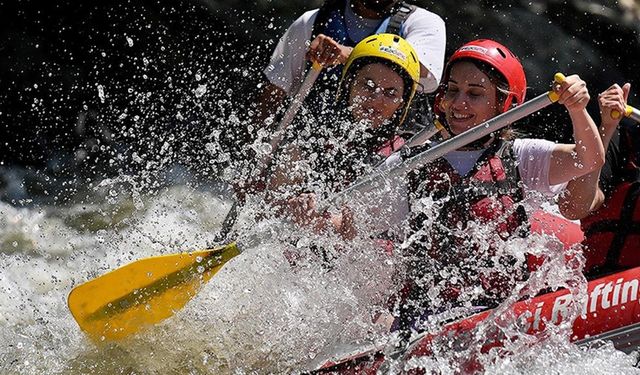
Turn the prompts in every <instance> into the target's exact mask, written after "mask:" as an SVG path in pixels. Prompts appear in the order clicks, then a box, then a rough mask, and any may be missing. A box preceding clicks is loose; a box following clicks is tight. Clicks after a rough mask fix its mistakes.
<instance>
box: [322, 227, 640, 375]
mask: <svg viewBox="0 0 640 375" xmlns="http://www.w3.org/2000/svg"><path fill="white" fill-rule="evenodd" d="M567 225H570V224H567ZM574 225H575V224H574ZM639 284H640V267H639V268H633V269H630V270H627V271H623V272H618V273H616V274H613V275H609V276H606V277H602V278H599V279H597V280H593V281H590V282H589V283H588V285H587V288H586V296H587V300H586V301H585V302H584V304H583V305H582V306H583V309H582V314H579V315H578V316H575V315H574V314H575V312H572V309H573V308H574V307H573V304H572V302H575V301H574V298H575V296H574V295H572V294H570V293H569V291H567V290H566V289H562V290H559V291H557V292H552V293H546V294H543V295H540V296H537V297H535V298H531V299H528V300H525V301H520V302H517V303H515V304H514V305H513V306H510V307H509V308H508V310H506V311H505V310H502V311H501V312H500V311H496V310H487V311H483V312H480V313H477V314H474V315H471V316H468V317H466V318H464V319H460V320H457V321H455V322H452V323H449V324H446V325H444V326H443V327H442V328H440V329H439V330H438V331H437V332H435V333H434V332H433V331H431V330H430V331H427V332H424V333H421V334H419V335H417V336H416V337H414V338H413V340H412V341H411V342H410V343H409V345H408V346H407V347H401V348H399V349H398V347H397V344H396V343H395V342H394V341H391V343H390V344H389V346H388V347H384V346H381V345H380V344H377V345H376V346H373V347H367V348H363V349H361V350H360V351H359V353H355V354H354V353H351V354H348V355H345V356H341V357H333V358H331V359H329V360H327V361H325V362H324V363H323V364H322V365H321V366H320V368H319V369H317V370H316V371H314V372H312V374H378V373H389V372H392V371H389V368H390V366H394V367H393V368H401V369H403V370H404V371H406V372H409V373H414V372H415V373H422V372H424V370H427V371H428V369H424V368H421V366H422V365H421V364H425V363H426V364H430V363H433V362H431V356H435V355H437V354H438V351H442V350H464V349H466V348H468V347H470V345H474V347H475V346H476V345H477V349H474V350H472V351H469V352H467V353H470V354H472V353H477V354H487V353H489V351H493V352H494V353H499V350H500V349H499V348H501V347H503V346H504V345H507V344H509V343H511V344H512V343H513V342H515V341H516V340H518V339H519V337H518V336H519V335H523V336H522V337H526V338H527V339H529V340H530V339H531V338H534V337H540V338H541V340H545V338H548V335H549V334H550V333H554V332H557V330H556V329H553V328H552V329H549V325H555V326H559V325H561V324H570V325H571V334H570V335H569V336H568V337H569V340H570V341H571V342H573V343H575V344H576V345H578V346H583V347H590V346H592V345H593V343H594V342H602V341H611V342H612V343H613V346H614V347H615V348H616V349H617V350H620V351H622V352H624V353H627V354H629V353H632V352H634V351H636V350H637V348H638V343H639V342H640V325H639V324H638V323H640V320H639V319H638V316H639V315H638V312H639V308H638V306H639V304H638V300H639V295H638V285H639ZM572 317H575V320H573V321H571V320H570V319H571V318H572ZM505 319H506V321H505ZM506 324H508V326H507V327H505V325H506ZM480 326H481V327H482V328H481V329H482V330H481V331H480V330H479V328H480ZM479 332H482V333H483V334H479ZM505 332H507V336H505ZM561 332H562V331H561ZM541 333H542V335H540V334H541ZM524 335H526V336H524ZM462 353H465V352H462ZM503 353H504V354H505V355H508V354H509V353H510V351H509V350H505V351H503ZM411 359H414V361H413V362H409V361H410V360H411ZM460 360H461V361H462V362H461V363H456V368H457V369H458V370H459V371H460V372H462V373H482V372H484V371H483V368H482V362H481V361H478V358H477V357H474V356H469V357H460Z"/></svg>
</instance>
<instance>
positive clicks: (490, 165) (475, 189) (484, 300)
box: [400, 140, 528, 325]
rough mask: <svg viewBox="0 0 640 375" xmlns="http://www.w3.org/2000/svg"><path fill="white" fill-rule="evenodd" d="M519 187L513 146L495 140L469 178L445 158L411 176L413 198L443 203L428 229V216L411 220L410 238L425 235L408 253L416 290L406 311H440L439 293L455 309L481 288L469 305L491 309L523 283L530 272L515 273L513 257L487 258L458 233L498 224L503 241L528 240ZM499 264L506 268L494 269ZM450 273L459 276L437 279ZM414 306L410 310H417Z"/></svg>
mask: <svg viewBox="0 0 640 375" xmlns="http://www.w3.org/2000/svg"><path fill="white" fill-rule="evenodd" d="M519 182H520V175H519V172H518V168H517V165H516V162H515V158H514V156H513V153H512V150H511V143H509V142H505V141H502V140H496V141H494V142H493V143H492V145H491V146H489V148H488V149H487V150H486V151H485V152H484V153H483V154H482V155H481V156H480V157H479V158H478V160H477V162H476V164H475V166H474V168H473V169H472V170H471V171H470V172H469V173H468V174H467V175H465V176H461V175H460V174H458V173H457V171H456V170H455V169H454V168H453V167H452V166H451V165H450V164H449V163H448V162H447V161H446V160H445V159H439V160H437V161H435V162H433V163H430V164H429V165H427V166H426V167H425V168H422V169H420V170H419V171H417V172H413V173H411V174H410V175H409V194H410V198H412V199H419V198H422V197H426V196H431V197H433V198H434V201H436V202H443V204H442V206H441V208H440V210H439V213H438V214H437V215H438V217H437V219H436V221H435V222H434V224H433V225H431V226H430V227H428V228H423V226H424V225H425V224H424V223H425V220H426V219H428V218H427V217H426V215H425V214H424V213H418V214H417V215H415V216H414V217H413V218H412V222H411V229H412V231H413V233H412V234H411V235H412V236H413V237H414V238H415V237H416V236H415V234H416V233H420V231H422V232H423V233H424V234H423V235H421V237H419V238H417V239H415V240H414V241H413V243H412V246H411V247H410V253H409V254H408V255H409V262H410V264H409V269H410V271H409V274H408V275H407V276H408V279H409V284H413V286H409V289H410V292H409V293H408V294H409V295H408V299H407V301H405V302H404V303H405V304H406V305H407V306H414V307H416V306H417V307H418V308H419V309H423V311H424V309H426V310H429V309H431V308H433V307H435V308H442V307H443V306H429V305H430V304H431V302H429V301H433V300H432V298H433V292H434V291H436V290H439V291H438V292H437V294H438V298H439V299H441V300H442V301H444V302H447V304H448V303H451V304H453V305H457V304H458V302H459V298H460V297H461V296H460V293H463V292H464V291H465V290H467V291H469V290H474V288H475V287H476V286H478V285H479V286H482V290H483V293H482V294H481V295H479V296H478V297H477V298H479V299H474V300H473V301H465V302H473V303H474V304H479V305H487V306H492V305H495V304H497V303H498V302H499V301H501V300H502V299H503V298H505V297H506V296H507V295H508V293H509V292H510V291H511V290H512V287H513V284H514V283H515V281H517V280H520V279H521V278H524V275H525V273H526V270H525V269H520V268H518V269H517V270H514V269H513V267H512V266H513V264H514V263H515V260H514V259H513V258H511V257H509V256H500V257H494V256H493V255H495V253H491V252H493V251H494V250H495V247H494V246H491V245H490V246H489V253H483V252H481V251H479V248H480V246H479V245H480V244H479V243H478V242H474V239H473V238H468V237H469V236H465V235H464V234H462V235H457V234H455V232H456V230H457V229H464V228H465V227H466V226H467V223H468V222H469V221H471V220H473V221H476V222H477V223H479V224H480V225H495V230H496V233H497V234H498V235H499V236H500V237H501V238H502V239H506V238H508V237H510V236H512V235H515V234H521V235H524V234H525V233H526V232H527V230H528V225H527V224H526V223H527V217H526V213H525V211H524V208H523V207H522V206H521V205H519V204H518V202H519V201H521V200H522V199H523V197H524V192H523V189H522V187H521V184H520V183H519ZM427 222H430V221H427ZM458 233H459V231H458ZM465 237H467V238H465ZM485 241H486V240H485ZM496 258H499V259H496ZM496 262H498V263H499V264H503V265H506V267H501V268H496V267H495V265H496V264H495V263H496ZM446 268H449V269H450V270H453V272H455V274H456V275H457V276H456V277H454V278H451V277H450V276H447V275H444V276H442V277H440V276H439V275H438V274H439V273H440V272H441V271H442V270H444V269H446ZM434 271H437V272H434ZM516 271H517V272H516ZM451 280H453V281H451ZM433 287H435V289H433ZM474 293H475V292H474ZM429 294H431V295H429ZM472 298H475V297H472ZM407 302H408V303H407ZM460 302H461V301H460ZM436 303H437V302H436ZM414 307H410V308H409V310H411V309H414V310H415V308H414ZM452 307H453V306H452ZM400 315H401V320H403V319H405V318H403V317H402V315H405V316H406V317H409V319H411V316H413V318H415V317H417V316H420V315H421V312H417V314H416V311H404V312H403V311H402V309H401V312H400ZM402 324H403V323H401V325H402Z"/></svg>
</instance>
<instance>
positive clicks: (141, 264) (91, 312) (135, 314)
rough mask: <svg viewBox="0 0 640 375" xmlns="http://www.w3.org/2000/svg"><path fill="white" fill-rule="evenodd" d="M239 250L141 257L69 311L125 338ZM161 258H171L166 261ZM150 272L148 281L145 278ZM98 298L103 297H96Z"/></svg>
mask: <svg viewBox="0 0 640 375" xmlns="http://www.w3.org/2000/svg"><path fill="white" fill-rule="evenodd" d="M562 77H563V76H561V75H560V74H559V73H558V74H557V75H556V79H557V80H558V81H560V80H561V79H562ZM557 100H558V97H557V94H556V93H555V92H553V91H550V92H548V93H546V94H542V95H540V96H538V97H536V98H534V99H532V100H530V101H528V102H527V103H525V104H523V105H522V106H519V107H518V108H514V109H512V110H510V111H509V112H507V113H504V114H503V115H501V116H498V117H496V118H494V119H491V120H489V121H487V122H486V123H484V124H482V125H481V126H479V127H477V128H474V129H470V130H468V131H466V132H464V133H462V134H459V135H457V136H455V137H453V138H451V139H448V140H447V141H445V142H442V143H440V144H438V145H436V146H435V147H433V148H431V149H429V150H427V151H424V152H422V153H419V154H417V155H414V156H413V157H411V158H410V159H407V160H404V161H403V162H402V163H400V164H398V165H395V166H391V167H389V168H387V169H385V170H383V171H376V172H374V173H371V174H370V175H368V176H363V177H362V178H361V179H360V180H359V181H358V182H357V183H355V184H353V185H352V186H351V187H349V188H348V189H345V190H344V191H342V192H341V193H339V194H336V195H334V196H333V197H332V198H331V199H328V200H327V201H326V202H323V203H322V204H320V205H319V207H320V208H321V209H320V211H324V210H326V208H327V207H328V206H329V205H338V204H340V203H341V202H343V201H344V199H345V198H347V197H350V196H351V195H352V194H356V193H359V194H367V193H368V192H370V191H371V190H373V189H375V188H376V187H377V186H379V182H380V181H381V180H384V178H385V177H387V178H395V177H398V176H402V175H404V174H406V173H407V172H409V171H411V170H413V169H415V168H419V167H421V166H423V165H425V164H427V163H429V162H431V161H433V160H436V159H437V158H439V157H441V156H442V155H445V154H447V153H449V152H450V151H453V150H456V149H458V148H460V147H463V146H464V145H465V144H466V143H469V142H473V141H474V140H476V139H477V138H480V137H482V136H484V135H485V134H484V132H492V131H496V130H498V129H500V128H501V127H504V126H507V125H508V124H510V123H511V122H513V121H517V120H519V119H521V118H523V117H525V116H528V115H530V114H531V113H534V112H536V111H538V110H540V109H542V108H544V107H546V106H548V105H549V104H551V103H554V102H556V101H557ZM240 253H241V248H239V247H237V246H236V245H235V243H232V244H229V245H226V246H223V247H220V248H216V249H212V250H205V251H202V252H190V253H184V254H173V255H167V256H162V257H152V258H146V259H140V260H138V261H136V262H133V263H130V264H128V265H126V266H123V267H120V268H118V269H115V270H113V271H111V272H109V273H107V274H105V275H103V276H100V277H98V278H96V279H93V280H89V281H87V282H85V283H84V284H81V285H78V286H76V287H75V288H74V289H73V290H72V291H71V293H70V294H69V300H68V304H69V310H71V312H72V315H73V317H74V319H76V322H78V325H79V326H80V327H81V328H82V329H83V330H85V331H86V332H87V333H88V334H89V335H90V336H91V337H92V338H93V339H95V340H97V341H112V340H117V339H121V338H125V337H127V336H130V335H132V334H134V333H135V332H138V331H140V330H141V329H142V328H144V327H145V326H148V325H152V324H156V323H158V322H160V321H162V320H164V319H165V318H167V317H169V316H171V315H173V314H175V312H176V311H178V310H179V309H180V308H181V307H183V306H184V305H185V304H186V302H188V301H189V300H190V299H191V298H193V296H195V294H196V293H197V292H198V288H199V286H200V285H202V284H203V283H205V282H206V281H207V280H208V279H209V278H210V277H207V276H208V275H207V272H211V275H213V273H214V272H216V271H217V270H219V269H220V268H221V267H222V266H223V265H224V263H226V262H228V261H229V260H231V259H232V258H233V257H235V256H237V255H239V254H240ZM193 256H195V258H193ZM162 259H165V260H171V261H170V262H164V261H162ZM187 260H188V261H187ZM194 266H195V268H194ZM200 266H202V268H201V267H200ZM156 267H160V269H161V270H164V275H162V272H161V273H160V274H158V273H157V272H154V271H155V269H156ZM194 269H195V271H196V272H197V273H198V275H203V276H202V277H200V276H196V278H195V279H193V278H190V277H187V276H188V275H190V274H191V275H193V270H194ZM141 275H142V276H141ZM147 276H148V277H149V278H150V279H145V277H147ZM194 281H196V282H194ZM182 284H186V285H185V287H181V285H182ZM95 296H101V297H100V298H99V299H98V298H95ZM132 297H133V298H132ZM166 298H168V299H169V300H173V299H176V300H178V301H179V302H180V303H176V304H171V303H169V304H168V306H169V307H168V308H164V307H162V306H164V302H163V301H165V299H166ZM112 306H117V307H116V308H115V309H114V310H110V308H111V307H112ZM142 307H143V308H142ZM156 308H157V309H160V310H162V311H163V314H150V313H148V311H155V310H156ZM105 312H106V313H105ZM122 317H124V319H123V318H122ZM85 319H89V322H88V324H85V322H84V321H85ZM92 321H93V322H92Z"/></svg>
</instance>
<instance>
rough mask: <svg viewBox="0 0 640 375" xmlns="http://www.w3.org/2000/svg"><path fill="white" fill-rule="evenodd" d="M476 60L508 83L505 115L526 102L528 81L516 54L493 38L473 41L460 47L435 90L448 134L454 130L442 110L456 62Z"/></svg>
mask: <svg viewBox="0 0 640 375" xmlns="http://www.w3.org/2000/svg"><path fill="white" fill-rule="evenodd" d="M465 60H466V61H468V60H471V61H477V62H480V63H481V64H486V65H487V66H488V67H489V68H490V69H495V71H496V72H498V73H499V74H500V75H501V76H502V78H503V79H504V81H505V82H506V84H507V87H506V90H507V91H508V92H507V93H506V97H505V99H504V103H503V104H502V107H501V108H500V113H503V112H506V111H508V110H509V109H511V108H512V107H514V106H516V105H520V104H522V103H523V102H524V99H525V96H526V93H527V78H526V75H525V72H524V68H523V67H522V63H521V62H520V60H519V59H518V57H517V56H516V55H514V54H513V52H511V50H509V49H508V48H507V47H505V46H503V45H502V44H500V43H498V42H496V41H493V40H490V39H478V40H474V41H472V42H469V43H466V44H465V45H463V46H462V47H460V48H458V49H457V50H456V51H455V52H454V53H453V55H452V56H451V58H450V59H449V61H448V62H447V65H446V66H445V69H444V74H443V78H442V84H441V85H440V87H439V88H438V90H437V91H436V97H435V101H434V112H435V114H436V116H437V118H438V119H439V120H440V121H441V122H442V123H443V125H444V126H445V128H446V129H447V131H448V132H449V133H451V129H450V128H449V125H448V124H447V122H446V119H445V115H444V111H443V108H442V101H443V98H444V95H445V94H446V92H447V84H448V82H449V77H450V74H451V68H452V67H453V65H454V64H455V63H456V62H459V61H465ZM489 140H490V137H489V136H488V137H486V138H484V139H481V140H479V141H478V142H476V144H474V145H472V146H474V147H482V146H483V144H485V143H487V142H488V141H489Z"/></svg>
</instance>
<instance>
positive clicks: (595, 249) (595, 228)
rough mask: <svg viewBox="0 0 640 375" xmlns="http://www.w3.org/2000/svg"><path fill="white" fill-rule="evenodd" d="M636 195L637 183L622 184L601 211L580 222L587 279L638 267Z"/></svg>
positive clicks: (639, 213) (639, 241)
mask: <svg viewBox="0 0 640 375" xmlns="http://www.w3.org/2000/svg"><path fill="white" fill-rule="evenodd" d="M639 196H640V181H638V180H637V179H636V181H633V182H622V183H621V184H619V185H618V186H617V187H616V188H615V190H614V191H613V194H612V195H611V197H609V198H608V199H607V200H606V201H605V203H604V204H603V205H602V207H600V209H598V210H597V211H596V212H594V213H593V214H591V215H589V216H588V217H586V218H584V219H582V220H581V227H582V230H583V231H584V234H585V240H584V242H583V245H584V250H583V251H584V255H585V258H586V264H585V268H584V270H585V273H586V274H587V276H596V275H601V274H606V273H611V272H615V271H619V270H623V269H628V268H632V267H637V266H639V265H640V245H639V244H640V204H638V197H639Z"/></svg>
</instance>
